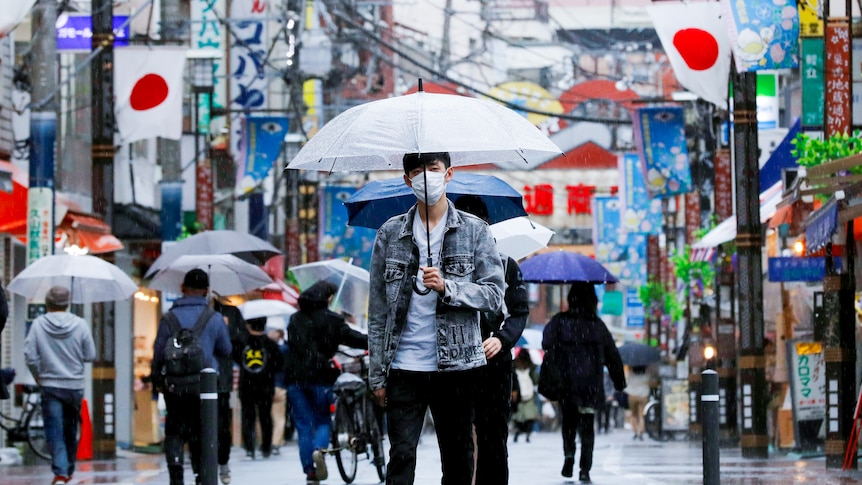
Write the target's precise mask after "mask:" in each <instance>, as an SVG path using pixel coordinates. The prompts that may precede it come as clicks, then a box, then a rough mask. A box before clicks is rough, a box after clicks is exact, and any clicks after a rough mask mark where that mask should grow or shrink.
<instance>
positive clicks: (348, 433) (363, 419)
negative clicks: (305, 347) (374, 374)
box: [327, 351, 386, 483]
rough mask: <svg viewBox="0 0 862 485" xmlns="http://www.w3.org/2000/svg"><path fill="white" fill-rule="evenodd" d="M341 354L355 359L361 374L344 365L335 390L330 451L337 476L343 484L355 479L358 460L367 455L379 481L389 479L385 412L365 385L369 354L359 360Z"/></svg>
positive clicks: (354, 361)
mask: <svg viewBox="0 0 862 485" xmlns="http://www.w3.org/2000/svg"><path fill="white" fill-rule="evenodd" d="M338 353H339V354H342V355H344V356H347V357H349V358H351V359H353V362H351V363H352V364H353V365H356V364H358V366H359V371H358V374H359V375H357V374H356V373H351V372H349V371H347V370H346V369H345V368H346V367H348V366H349V365H350V364H351V363H348V364H345V365H343V368H342V373H341V374H340V375H339V376H338V379H336V381H335V384H334V385H333V387H332V392H333V395H334V396H335V404H334V408H335V412H334V414H333V425H332V437H331V448H330V449H329V450H327V452H329V453H332V454H334V455H335V463H336V464H337V465H338V473H339V474H340V475H341V478H342V479H343V480H344V483H353V480H355V479H356V470H357V467H358V462H359V456H360V455H362V454H364V455H365V459H370V461H371V462H372V463H373V464H374V467H375V468H376V469H377V477H378V478H380V481H381V482H382V481H384V480H385V479H386V457H385V455H384V450H383V439H384V438H383V410H382V409H380V407H379V406H378V405H377V403H376V402H375V401H374V398H373V396H372V394H371V391H370V388H369V386H368V384H367V382H366V380H367V378H368V363H367V359H368V357H367V354H366V355H363V356H360V357H356V356H353V355H350V354H348V353H346V352H342V351H338Z"/></svg>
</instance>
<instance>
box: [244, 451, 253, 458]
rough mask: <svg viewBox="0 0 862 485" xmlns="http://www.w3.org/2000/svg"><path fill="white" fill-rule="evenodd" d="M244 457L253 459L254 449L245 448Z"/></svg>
mask: <svg viewBox="0 0 862 485" xmlns="http://www.w3.org/2000/svg"><path fill="white" fill-rule="evenodd" d="M245 457H246V458H248V459H251V460H254V450H246V451H245Z"/></svg>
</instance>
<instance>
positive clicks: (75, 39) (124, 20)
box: [56, 14, 129, 52]
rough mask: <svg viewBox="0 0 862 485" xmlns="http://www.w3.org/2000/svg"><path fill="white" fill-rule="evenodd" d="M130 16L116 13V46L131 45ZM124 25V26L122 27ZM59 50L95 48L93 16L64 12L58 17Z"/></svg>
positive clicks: (88, 49)
mask: <svg viewBox="0 0 862 485" xmlns="http://www.w3.org/2000/svg"><path fill="white" fill-rule="evenodd" d="M128 20H129V17H128V16H127V15H114V20H113V23H112V24H111V25H112V26H113V28H114V47H123V46H127V45H129V24H128ZM121 27H122V28H121ZM56 28H57V50H58V51H66V52H69V51H90V50H92V49H93V45H92V43H93V17H92V16H90V15H89V14H85V15H68V14H62V15H60V16H59V17H58V18H57V25H56Z"/></svg>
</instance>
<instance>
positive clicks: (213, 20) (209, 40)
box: [191, 0, 230, 108]
mask: <svg viewBox="0 0 862 485" xmlns="http://www.w3.org/2000/svg"><path fill="white" fill-rule="evenodd" d="M191 17H192V24H191V34H192V48H193V49H215V50H218V51H219V52H221V53H222V58H221V59H215V61H214V62H213V71H214V72H213V74H215V86H214V87H215V91H214V96H213V107H218V108H223V107H226V106H227V103H228V101H227V78H226V76H225V74H226V72H227V68H226V64H227V62H226V60H227V57H226V51H227V48H226V47H227V46H226V39H229V38H230V33H229V31H228V28H227V27H226V26H224V25H222V24H221V23H220V22H219V19H220V18H225V17H226V15H225V0H191Z"/></svg>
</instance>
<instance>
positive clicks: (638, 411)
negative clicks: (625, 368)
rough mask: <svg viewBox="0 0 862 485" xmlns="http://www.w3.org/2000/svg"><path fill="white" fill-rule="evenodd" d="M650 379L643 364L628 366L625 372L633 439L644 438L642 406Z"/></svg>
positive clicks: (648, 389)
mask: <svg viewBox="0 0 862 485" xmlns="http://www.w3.org/2000/svg"><path fill="white" fill-rule="evenodd" d="M650 380H651V379H650V376H649V374H647V367H646V366H643V365H640V366H634V367H630V368H629V372H627V373H626V382H627V383H628V387H626V394H628V398H629V411H630V412H631V423H632V430H633V431H634V436H632V439H634V440H640V441H643V440H644V406H646V403H647V402H648V401H649V393H650Z"/></svg>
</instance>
